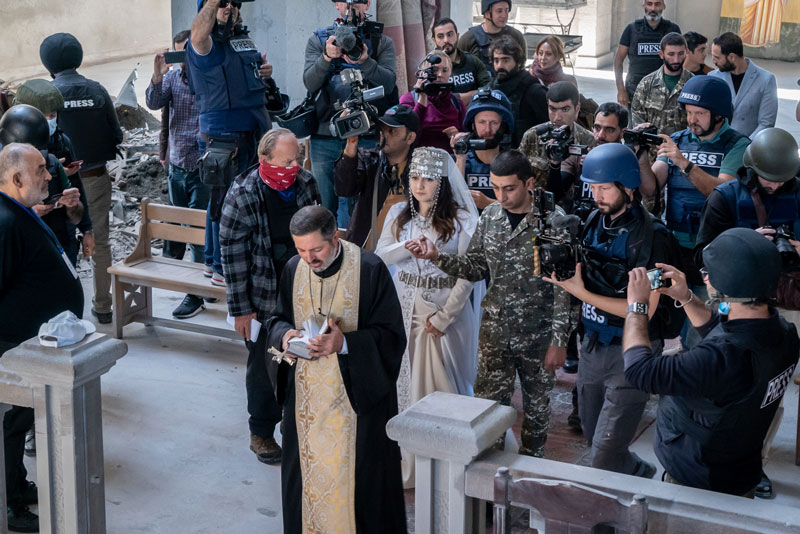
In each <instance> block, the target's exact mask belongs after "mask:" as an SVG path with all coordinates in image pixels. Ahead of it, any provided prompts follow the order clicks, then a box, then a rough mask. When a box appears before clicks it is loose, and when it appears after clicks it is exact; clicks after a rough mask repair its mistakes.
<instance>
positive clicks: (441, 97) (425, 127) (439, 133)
mask: <svg viewBox="0 0 800 534" xmlns="http://www.w3.org/2000/svg"><path fill="white" fill-rule="evenodd" d="M452 70H453V65H452V63H451V61H450V56H448V55H447V53H446V52H444V51H443V50H434V51H433V52H431V53H430V54H428V56H427V57H426V58H425V60H424V61H423V62H422V63H421V64H420V68H419V70H418V71H417V83H416V84H415V85H414V89H412V90H411V91H409V92H408V93H406V94H404V95H403V96H401V97H400V104H401V105H404V106H408V107H410V108H413V109H414V111H415V112H416V113H417V115H418V116H419V122H420V125H419V135H418V139H417V146H427V147H433V148H441V149H442V150H446V151H448V152H450V151H451V150H452V148H451V147H450V138H451V137H453V136H454V135H456V134H457V133H458V132H459V131H460V130H461V126H462V124H464V116H465V114H466V106H465V105H464V103H463V102H462V101H461V98H459V97H458V96H456V95H454V94H453V91H452V88H453V84H452V83H450V73H451V72H452Z"/></svg>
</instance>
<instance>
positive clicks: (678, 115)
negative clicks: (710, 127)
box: [631, 67, 693, 135]
mask: <svg viewBox="0 0 800 534" xmlns="http://www.w3.org/2000/svg"><path fill="white" fill-rule="evenodd" d="M692 76H693V74H692V73H691V72H689V71H688V70H686V69H683V71H682V72H681V77H680V79H679V80H678V83H677V84H675V89H673V90H672V92H671V93H670V92H668V91H667V86H666V85H665V84H664V69H663V67H662V68H660V69H658V70H657V71H654V72H651V73H650V74H648V75H647V76H645V77H644V78H642V81H640V82H639V85H638V86H637V87H636V93H634V95H633V101H632V102H631V112H632V113H633V124H634V125H636V124H641V123H643V122H649V123H650V124H653V125H655V127H656V128H658V133H663V134H666V135H672V134H673V133H675V132H678V131H680V130H685V129H686V128H687V127H688V126H689V124H688V123H687V122H686V112H685V111H684V110H683V109H681V105H680V104H678V96H679V95H680V94H681V90H682V89H683V84H685V83H686V80H688V79H689V78H691V77H692Z"/></svg>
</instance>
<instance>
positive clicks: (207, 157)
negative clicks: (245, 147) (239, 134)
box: [198, 139, 237, 188]
mask: <svg viewBox="0 0 800 534" xmlns="http://www.w3.org/2000/svg"><path fill="white" fill-rule="evenodd" d="M236 155H237V143H236V141H221V140H219V139H209V141H208V149H207V150H206V153H205V154H203V156H202V157H201V158H200V160H199V161H198V170H199V173H200V181H201V182H203V183H204V184H206V185H208V186H210V187H224V188H227V187H228V186H229V185H230V184H231V183H232V182H233V176H234V173H235V168H236V165H235V160H236Z"/></svg>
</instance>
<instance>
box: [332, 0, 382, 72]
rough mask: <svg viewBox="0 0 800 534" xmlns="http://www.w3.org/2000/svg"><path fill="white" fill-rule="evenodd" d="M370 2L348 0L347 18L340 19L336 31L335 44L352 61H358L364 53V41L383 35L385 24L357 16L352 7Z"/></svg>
mask: <svg viewBox="0 0 800 534" xmlns="http://www.w3.org/2000/svg"><path fill="white" fill-rule="evenodd" d="M367 2H368V0H348V1H347V13H348V15H347V17H346V18H345V19H338V20H337V24H336V28H335V29H334V32H333V36H334V41H333V44H334V45H335V46H338V47H339V48H341V49H342V53H343V54H344V55H345V56H347V58H348V59H349V60H350V61H358V60H359V59H360V58H361V54H362V53H363V52H364V41H365V40H366V39H370V38H371V37H373V36H375V37H377V36H380V35H381V34H382V33H383V23H381V22H375V21H371V20H366V18H364V19H362V18H360V17H359V16H357V14H355V13H354V12H353V11H352V10H351V7H352V5H353V4H366V3H367Z"/></svg>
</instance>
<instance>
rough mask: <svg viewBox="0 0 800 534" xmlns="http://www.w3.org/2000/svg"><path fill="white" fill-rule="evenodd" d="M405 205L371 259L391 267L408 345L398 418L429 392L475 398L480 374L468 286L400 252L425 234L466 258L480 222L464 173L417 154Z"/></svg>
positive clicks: (407, 476) (389, 221) (406, 467)
mask: <svg viewBox="0 0 800 534" xmlns="http://www.w3.org/2000/svg"><path fill="white" fill-rule="evenodd" d="M408 177H409V187H408V191H409V201H407V202H401V203H399V204H396V205H395V206H393V207H392V208H391V210H390V211H389V213H388V215H387V216H386V221H385V222H384V226H383V232H382V233H381V237H380V239H379V241H378V246H377V249H376V250H375V253H376V254H377V255H378V256H380V257H381V259H383V261H384V262H385V263H386V264H387V265H388V266H390V267H394V268H393V271H394V275H393V278H394V282H395V287H396V288H397V294H398V297H399V298H400V305H401V307H402V309H403V321H404V324H405V328H406V335H407V337H408V345H407V347H406V352H405V354H404V355H403V362H402V365H401V369H400V377H399V378H398V380H397V397H398V403H399V409H400V410H401V411H402V410H404V409H405V408H407V407H408V406H409V405H411V404H413V403H414V402H416V401H418V400H419V399H421V398H423V397H424V396H426V395H428V394H429V393H432V392H434V391H444V392H447V393H458V394H461V395H470V396H471V395H472V385H473V383H474V381H475V374H476V372H477V343H478V314H477V313H476V309H475V307H474V306H473V305H472V304H471V303H470V299H469V297H470V294H471V293H472V289H473V283H472V282H468V281H467V280H461V279H456V278H453V277H450V276H448V275H447V274H445V273H444V272H443V271H441V270H440V269H439V268H437V267H436V266H435V265H434V264H433V263H432V262H430V261H429V260H418V259H416V258H414V256H412V255H411V253H409V252H408V251H407V250H406V249H405V247H404V245H405V242H406V241H408V240H411V239H417V238H419V237H420V236H422V235H425V236H426V237H427V238H428V239H431V240H433V241H435V242H436V246H437V248H439V250H440V251H442V252H446V253H450V254H463V253H464V252H466V250H467V246H468V245H469V241H470V239H471V238H472V234H473V233H474V232H475V227H476V224H477V220H478V212H477V209H476V208H475V203H474V202H473V200H472V197H471V196H470V194H469V191H468V190H467V187H466V182H465V181H464V179H463V177H462V176H461V173H460V172H459V171H458V169H457V168H456V166H455V163H454V162H453V160H452V159H451V158H450V156H449V155H448V154H447V153H446V152H445V151H444V150H441V149H436V148H417V149H415V150H414V152H413V154H412V158H411V163H410V168H409V173H408ZM413 475H414V458H413V456H411V455H409V454H407V453H405V451H404V454H403V481H404V485H405V487H407V488H410V487H413V486H414V476H413Z"/></svg>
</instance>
